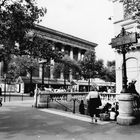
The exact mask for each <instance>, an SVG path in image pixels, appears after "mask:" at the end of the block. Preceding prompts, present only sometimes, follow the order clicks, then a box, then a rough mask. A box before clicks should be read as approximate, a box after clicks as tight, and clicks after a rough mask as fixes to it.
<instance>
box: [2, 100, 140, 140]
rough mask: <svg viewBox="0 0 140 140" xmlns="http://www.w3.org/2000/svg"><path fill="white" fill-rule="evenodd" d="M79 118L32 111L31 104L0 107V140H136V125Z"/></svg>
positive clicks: (139, 127)
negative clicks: (91, 121)
mask: <svg viewBox="0 0 140 140" xmlns="http://www.w3.org/2000/svg"><path fill="white" fill-rule="evenodd" d="M89 122H90V118H89V117H85V116H83V115H80V114H72V113H69V112H63V111H58V110H54V109H36V108H33V107H32V101H31V100H30V101H28V100H26V101H12V102H6V103H3V106H2V107H0V140H25V139H26V140H56V139H57V140H139V137H140V124H137V125H133V126H120V125H118V124H116V123H115V122H102V121H98V123H96V124H91V123H89Z"/></svg>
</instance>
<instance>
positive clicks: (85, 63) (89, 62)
mask: <svg viewBox="0 0 140 140" xmlns="http://www.w3.org/2000/svg"><path fill="white" fill-rule="evenodd" d="M95 60H96V56H95V52H94V51H91V50H89V51H87V52H85V55H84V58H83V60H82V61H81V62H80V66H81V75H82V76H83V77H84V79H88V80H89V88H90V78H94V77H95V75H96V69H95ZM89 90H90V89H89Z"/></svg>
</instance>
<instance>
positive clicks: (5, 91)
mask: <svg viewBox="0 0 140 140" xmlns="http://www.w3.org/2000/svg"><path fill="white" fill-rule="evenodd" d="M5 101H6V74H4V102H5Z"/></svg>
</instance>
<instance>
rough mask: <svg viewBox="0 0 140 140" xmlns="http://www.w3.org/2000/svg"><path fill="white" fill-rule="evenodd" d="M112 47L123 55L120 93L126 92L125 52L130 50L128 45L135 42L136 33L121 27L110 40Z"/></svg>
mask: <svg viewBox="0 0 140 140" xmlns="http://www.w3.org/2000/svg"><path fill="white" fill-rule="evenodd" d="M111 41H112V42H111V45H112V48H115V49H116V50H117V52H118V53H121V54H122V55H123V69H122V70H123V81H122V85H123V86H122V91H121V92H122V93H126V92H127V72H126V56H125V55H126V53H127V52H128V51H130V46H132V44H133V43H137V35H136V33H130V32H126V31H125V29H124V28H122V30H121V33H120V34H119V35H118V36H117V37H116V38H112V40H111Z"/></svg>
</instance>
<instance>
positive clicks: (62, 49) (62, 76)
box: [60, 45, 65, 79]
mask: <svg viewBox="0 0 140 140" xmlns="http://www.w3.org/2000/svg"><path fill="white" fill-rule="evenodd" d="M64 51H65V47H64V45H62V46H61V52H64ZM60 79H64V75H63V72H61V74H60Z"/></svg>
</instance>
